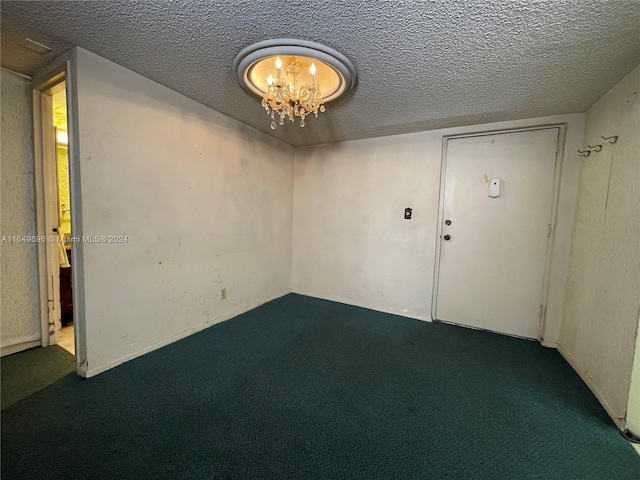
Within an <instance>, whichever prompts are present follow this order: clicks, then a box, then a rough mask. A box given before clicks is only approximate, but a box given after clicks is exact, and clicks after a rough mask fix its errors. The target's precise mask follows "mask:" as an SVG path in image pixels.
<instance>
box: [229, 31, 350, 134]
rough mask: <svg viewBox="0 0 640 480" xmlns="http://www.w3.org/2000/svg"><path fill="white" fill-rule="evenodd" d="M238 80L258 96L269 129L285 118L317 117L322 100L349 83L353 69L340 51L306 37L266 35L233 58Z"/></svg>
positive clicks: (302, 122) (322, 107) (337, 94)
mask: <svg viewBox="0 0 640 480" xmlns="http://www.w3.org/2000/svg"><path fill="white" fill-rule="evenodd" d="M233 68H234V71H235V73H236V75H237V77H238V81H239V82H240V85H242V86H243V87H244V88H245V89H247V90H248V91H250V92H252V93H254V94H256V95H258V96H260V97H262V106H263V108H264V109H265V110H266V111H267V114H268V115H269V116H270V117H271V128H272V129H275V128H276V125H277V124H279V125H283V124H284V121H285V119H289V120H291V121H294V119H296V118H299V119H300V126H301V127H304V126H305V118H307V117H308V116H309V115H313V116H315V117H317V116H318V113H321V112H324V111H325V103H327V102H330V101H332V100H335V99H336V98H338V97H340V96H341V95H342V94H344V93H345V92H347V91H348V90H350V89H351V88H353V86H354V85H355V82H356V71H355V68H354V67H353V65H352V63H351V62H350V61H349V60H348V59H347V58H346V57H345V56H344V55H342V54H341V53H339V52H337V51H335V50H333V49H331V48H329V47H326V46H324V45H320V44H319V43H315V42H309V41H305V40H294V39H279V40H265V41H263V42H258V43H256V44H254V45H251V46H249V47H247V48H245V49H243V50H242V51H241V52H240V53H239V54H238V55H237V56H236V58H235V60H234V62H233Z"/></svg>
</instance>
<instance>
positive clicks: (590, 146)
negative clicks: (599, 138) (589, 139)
mask: <svg viewBox="0 0 640 480" xmlns="http://www.w3.org/2000/svg"><path fill="white" fill-rule="evenodd" d="M587 147H589V148H593V151H594V152H599V151H601V150H602V145H587Z"/></svg>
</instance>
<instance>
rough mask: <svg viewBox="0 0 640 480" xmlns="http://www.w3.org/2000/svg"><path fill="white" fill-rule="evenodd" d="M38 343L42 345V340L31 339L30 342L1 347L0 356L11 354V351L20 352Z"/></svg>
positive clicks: (36, 345) (37, 345)
mask: <svg viewBox="0 0 640 480" xmlns="http://www.w3.org/2000/svg"><path fill="white" fill-rule="evenodd" d="M40 345H42V342H41V341H40V340H32V341H30V342H22V343H17V344H15V345H9V346H7V347H2V348H0V357H4V356H6V355H11V354H13V353H18V352H22V351H23V350H28V349H30V348H33V347H39V346H40Z"/></svg>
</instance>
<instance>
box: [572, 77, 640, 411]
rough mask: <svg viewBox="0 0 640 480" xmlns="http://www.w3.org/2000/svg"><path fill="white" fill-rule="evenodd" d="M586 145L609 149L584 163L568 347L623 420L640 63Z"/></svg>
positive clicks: (638, 283)
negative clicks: (615, 139)
mask: <svg viewBox="0 0 640 480" xmlns="http://www.w3.org/2000/svg"><path fill="white" fill-rule="evenodd" d="M611 135H618V137H619V139H618V142H617V143H616V144H614V145H609V144H608V143H606V141H604V140H602V139H601V138H600V137H601V136H611ZM585 144H589V145H594V144H604V148H603V150H602V151H601V152H599V153H595V152H594V153H592V154H591V156H590V157H587V158H584V159H582V160H581V162H580V180H579V188H578V197H577V203H576V213H575V219H574V224H573V239H572V245H571V258H570V268H569V273H568V277H567V287H566V303H565V308H564V318H563V322H562V332H561V336H560V347H561V351H562V352H563V353H564V354H565V356H567V358H568V359H569V360H570V361H571V363H572V364H573V366H574V368H576V370H578V372H579V373H580V374H581V375H582V376H583V378H585V380H586V381H587V383H589V384H590V386H591V388H592V389H593V390H594V391H595V392H596V394H597V395H598V396H599V397H600V399H601V401H603V403H604V404H605V406H606V407H607V409H608V410H609V413H610V414H611V415H612V416H613V417H614V418H618V419H622V418H624V416H625V411H626V407H627V400H628V395H629V384H630V379H631V367H632V363H633V352H634V347H635V336H636V331H637V326H638V310H639V308H640V240H639V239H640V193H639V189H640V67H637V68H636V69H635V70H633V72H631V73H630V74H629V75H628V76H627V77H625V78H624V79H623V80H622V81H620V83H618V84H617V85H616V86H615V87H614V88H613V89H611V90H610V91H609V92H608V93H607V94H606V95H605V96H604V97H602V99H600V100H599V101H598V102H597V103H596V104H595V105H594V106H593V107H591V109H590V110H589V111H588V112H587V114H586V123H585Z"/></svg>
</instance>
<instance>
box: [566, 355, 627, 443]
mask: <svg viewBox="0 0 640 480" xmlns="http://www.w3.org/2000/svg"><path fill="white" fill-rule="evenodd" d="M558 351H559V352H560V355H562V356H563V358H564V359H565V360H566V361H567V363H568V364H569V365H571V368H573V369H574V370H575V372H576V373H577V374H578V375H580V378H581V379H582V381H583V382H584V383H586V384H587V387H589V390H591V392H592V393H593V394H594V395H595V396H596V398H597V399H598V401H599V402H600V404H601V405H602V407H603V408H604V409H605V410H606V412H607V414H608V415H609V416H610V417H611V420H613V423H615V424H616V427H618V429H620V431H624V418H620V417H618V416H616V415H615V414H614V413H613V408H611V405H609V403H607V399H606V398H605V397H604V395H603V394H602V392H601V391H600V389H599V388H598V387H597V386H596V384H595V383H593V380H591V378H590V377H589V375H587V374H586V373H585V372H584V371H583V370H582V369H581V368H580V367H579V366H578V363H577V362H576V360H575V359H574V358H573V357H572V356H571V354H570V353H569V352H567V351H565V350H564V349H563V348H562V345H558Z"/></svg>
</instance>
